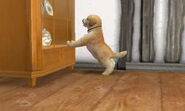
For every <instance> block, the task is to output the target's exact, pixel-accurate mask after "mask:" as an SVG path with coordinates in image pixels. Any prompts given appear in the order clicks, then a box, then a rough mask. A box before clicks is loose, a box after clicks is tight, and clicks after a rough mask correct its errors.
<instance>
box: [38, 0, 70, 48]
mask: <svg viewBox="0 0 185 111" xmlns="http://www.w3.org/2000/svg"><path fill="white" fill-rule="evenodd" d="M41 5H42V44H43V46H52V45H53V46H57V45H66V41H67V40H68V0H42V3H41Z"/></svg>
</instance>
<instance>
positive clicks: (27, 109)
mask: <svg viewBox="0 0 185 111" xmlns="http://www.w3.org/2000/svg"><path fill="white" fill-rule="evenodd" d="M80 79H81V78H79V79H77V80H75V81H73V83H70V84H66V85H65V86H63V87H61V88H60V89H58V90H56V91H55V92H53V93H52V94H49V95H48V96H47V97H46V98H44V99H42V100H40V101H38V102H36V103H34V104H33V105H32V106H31V107H30V108H28V109H27V111H29V110H30V109H31V108H32V107H34V106H35V105H37V104H39V103H41V102H42V101H44V100H46V99H48V98H49V97H51V96H52V95H54V94H55V93H57V92H58V91H60V90H61V89H64V88H66V87H68V86H69V85H71V84H74V83H75V82H76V81H78V80H80Z"/></svg>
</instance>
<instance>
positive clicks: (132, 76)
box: [93, 71, 161, 111]
mask: <svg viewBox="0 0 185 111" xmlns="http://www.w3.org/2000/svg"><path fill="white" fill-rule="evenodd" d="M160 94H161V90H160V79H159V75H158V74H156V73H149V74H148V73H143V72H133V71H130V72H128V71H127V73H126V74H125V75H123V76H122V78H121V79H120V80H119V81H118V83H117V84H116V85H115V86H114V87H113V89H112V90H111V92H110V93H109V94H108V95H107V96H106V97H104V99H102V100H101V101H100V102H99V104H98V105H97V106H96V107H95V108H94V110H93V111H161V95H160Z"/></svg>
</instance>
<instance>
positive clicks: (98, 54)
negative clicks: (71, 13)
mask: <svg viewBox="0 0 185 111" xmlns="http://www.w3.org/2000/svg"><path fill="white" fill-rule="evenodd" d="M82 22H83V25H84V26H85V27H87V29H88V34H85V35H84V36H83V37H82V38H80V39H79V40H77V41H73V40H72V41H67V44H68V46H70V47H81V46H86V47H87V49H88V50H89V51H90V52H91V54H92V55H93V56H94V57H95V58H96V59H97V60H98V61H99V62H100V63H101V64H103V65H104V66H105V67H106V69H105V71H104V72H103V73H102V74H103V75H109V74H111V73H112V72H113V70H114V67H115V61H114V60H113V58H121V57H124V56H125V55H126V54H127V51H123V52H118V53H116V52H113V51H112V49H111V48H110V47H109V46H108V45H107V44H106V43H105V41H104V37H103V32H102V27H101V26H102V21H101V18H100V17H99V16H97V15H89V16H88V17H87V18H86V19H83V20H82Z"/></svg>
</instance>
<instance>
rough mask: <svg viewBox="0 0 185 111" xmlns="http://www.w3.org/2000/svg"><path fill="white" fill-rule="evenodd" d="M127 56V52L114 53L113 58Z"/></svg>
mask: <svg viewBox="0 0 185 111" xmlns="http://www.w3.org/2000/svg"><path fill="white" fill-rule="evenodd" d="M125 55H127V51H122V52H116V53H113V55H112V57H111V58H122V57H124V56H125Z"/></svg>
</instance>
